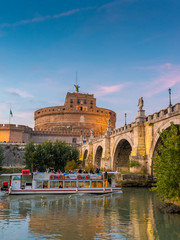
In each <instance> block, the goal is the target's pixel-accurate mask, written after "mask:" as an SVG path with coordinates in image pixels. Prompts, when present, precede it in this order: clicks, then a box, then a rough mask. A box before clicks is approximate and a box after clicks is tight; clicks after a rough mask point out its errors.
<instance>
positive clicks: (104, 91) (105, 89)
mask: <svg viewBox="0 0 180 240" xmlns="http://www.w3.org/2000/svg"><path fill="white" fill-rule="evenodd" d="M129 85H130V83H122V84H118V85H112V86H99V87H97V90H96V91H95V95H96V96H97V97H100V96H104V95H108V94H112V93H116V92H119V91H121V90H122V89H124V88H125V87H127V86H129Z"/></svg>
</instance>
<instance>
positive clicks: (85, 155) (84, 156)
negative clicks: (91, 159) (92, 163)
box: [82, 149, 88, 167]
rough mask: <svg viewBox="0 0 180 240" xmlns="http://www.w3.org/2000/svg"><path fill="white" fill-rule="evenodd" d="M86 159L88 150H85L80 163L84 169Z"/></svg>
mask: <svg viewBox="0 0 180 240" xmlns="http://www.w3.org/2000/svg"><path fill="white" fill-rule="evenodd" d="M87 158H88V149H85V151H84V154H83V162H82V166H83V167H85V165H86V160H87Z"/></svg>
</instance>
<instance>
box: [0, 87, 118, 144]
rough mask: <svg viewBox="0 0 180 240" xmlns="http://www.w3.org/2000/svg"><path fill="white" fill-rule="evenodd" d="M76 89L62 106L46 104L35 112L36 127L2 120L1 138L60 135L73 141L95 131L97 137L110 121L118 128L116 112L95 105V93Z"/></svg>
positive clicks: (16, 140)
mask: <svg viewBox="0 0 180 240" xmlns="http://www.w3.org/2000/svg"><path fill="white" fill-rule="evenodd" d="M75 89H76V91H75V92H73V93H70V92H68V93H67V95H66V98H65V103H64V105H63V106H54V107H45V108H41V109H38V110H37V111H35V113H34V120H35V126H34V129H32V128H30V127H28V126H25V125H15V124H1V125H0V142H9V143H27V142H29V141H33V142H35V143H40V142H44V141H46V140H50V141H52V142H55V141H56V140H57V139H58V140H62V141H66V142H68V143H70V144H77V143H82V142H83V141H87V140H88V139H89V137H90V136H91V135H92V134H93V136H94V137H97V136H99V135H101V134H104V133H105V132H106V130H107V127H108V122H109V123H110V126H111V130H113V129H114V128H115V124H116V113H115V112H113V111H111V110H109V109H105V108H99V107H97V106H96V98H94V94H84V93H80V92H79V86H78V85H77V84H76V85H75Z"/></svg>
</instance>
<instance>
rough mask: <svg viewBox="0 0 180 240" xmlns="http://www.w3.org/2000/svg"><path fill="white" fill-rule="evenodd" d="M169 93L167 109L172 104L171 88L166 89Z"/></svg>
mask: <svg viewBox="0 0 180 240" xmlns="http://www.w3.org/2000/svg"><path fill="white" fill-rule="evenodd" d="M168 91H169V107H171V106H172V103H171V88H169V89H168Z"/></svg>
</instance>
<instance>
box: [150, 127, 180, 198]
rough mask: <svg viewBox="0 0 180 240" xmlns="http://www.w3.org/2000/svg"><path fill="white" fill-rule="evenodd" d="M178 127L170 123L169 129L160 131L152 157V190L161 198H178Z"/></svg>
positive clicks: (179, 156) (179, 170)
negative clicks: (154, 181) (159, 140)
mask: <svg viewBox="0 0 180 240" xmlns="http://www.w3.org/2000/svg"><path fill="white" fill-rule="evenodd" d="M179 132H180V127H179V128H177V127H176V126H175V125H174V124H173V123H171V127H170V129H167V130H163V131H162V132H161V133H160V138H161V143H160V144H159V145H158V148H157V151H156V152H155V156H154V157H153V166H152V167H153V169H154V173H155V176H156V177H157V183H156V184H155V186H154V187H153V188H152V190H155V191H157V193H158V195H159V196H160V197H161V199H163V200H165V199H166V200H172V201H176V200H179V199H180V135H179Z"/></svg>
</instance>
